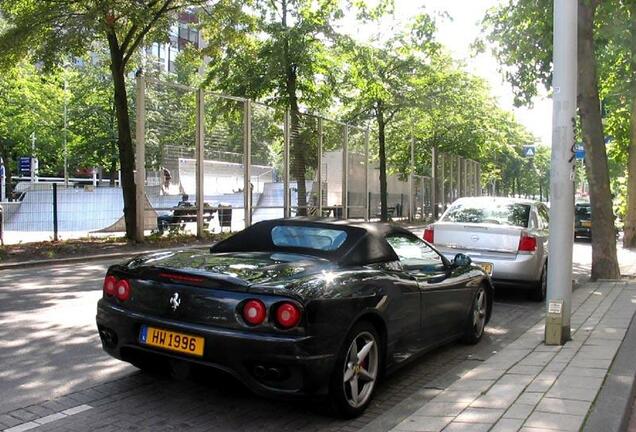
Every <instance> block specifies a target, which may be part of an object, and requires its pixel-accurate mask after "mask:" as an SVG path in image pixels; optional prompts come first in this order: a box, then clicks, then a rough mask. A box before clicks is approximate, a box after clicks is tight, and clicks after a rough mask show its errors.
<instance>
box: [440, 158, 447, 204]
mask: <svg viewBox="0 0 636 432" xmlns="http://www.w3.org/2000/svg"><path fill="white" fill-rule="evenodd" d="M445 164H446V155H445V154H444V153H441V154H440V155H439V167H440V174H439V178H440V181H439V202H440V209H441V212H442V213H443V212H444V209H445V208H446V187H445V186H446V185H445V184H444V181H445V180H446V170H445V166H444V165H445Z"/></svg>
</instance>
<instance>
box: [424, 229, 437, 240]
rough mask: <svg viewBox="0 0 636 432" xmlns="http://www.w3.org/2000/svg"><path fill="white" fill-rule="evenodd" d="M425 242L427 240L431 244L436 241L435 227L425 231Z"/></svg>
mask: <svg viewBox="0 0 636 432" xmlns="http://www.w3.org/2000/svg"><path fill="white" fill-rule="evenodd" d="M423 238H424V240H426V241H427V242H429V243H433V240H434V239H435V231H433V227H430V228H426V229H425V230H424V236H423Z"/></svg>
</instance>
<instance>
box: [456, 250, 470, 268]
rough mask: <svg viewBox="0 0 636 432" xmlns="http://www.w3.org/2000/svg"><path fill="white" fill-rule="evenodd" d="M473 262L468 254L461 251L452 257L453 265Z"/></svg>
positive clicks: (458, 265) (463, 265)
mask: <svg viewBox="0 0 636 432" xmlns="http://www.w3.org/2000/svg"><path fill="white" fill-rule="evenodd" d="M472 263H473V260H472V259H470V257H469V256H468V255H465V254H463V253H458V254H457V255H455V258H453V267H468V266H470V265H471V264H472Z"/></svg>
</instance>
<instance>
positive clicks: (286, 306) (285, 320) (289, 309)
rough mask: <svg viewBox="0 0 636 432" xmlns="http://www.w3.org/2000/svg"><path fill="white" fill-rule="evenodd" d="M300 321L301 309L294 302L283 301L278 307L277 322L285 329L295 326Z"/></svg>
mask: <svg viewBox="0 0 636 432" xmlns="http://www.w3.org/2000/svg"><path fill="white" fill-rule="evenodd" d="M299 322H300V309H298V307H297V306H296V305H295V304H293V303H283V304H281V305H280V306H278V307H277V308H276V324H278V325H279V326H280V327H282V328H284V329H289V328H292V327H295V326H296V325H298V323H299Z"/></svg>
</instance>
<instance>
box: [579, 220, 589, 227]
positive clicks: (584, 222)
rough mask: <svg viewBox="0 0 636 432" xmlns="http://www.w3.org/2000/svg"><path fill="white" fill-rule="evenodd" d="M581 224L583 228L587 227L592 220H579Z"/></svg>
mask: <svg viewBox="0 0 636 432" xmlns="http://www.w3.org/2000/svg"><path fill="white" fill-rule="evenodd" d="M581 226H584V227H585V228H589V227H591V226H592V221H589V220H584V221H581Z"/></svg>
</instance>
